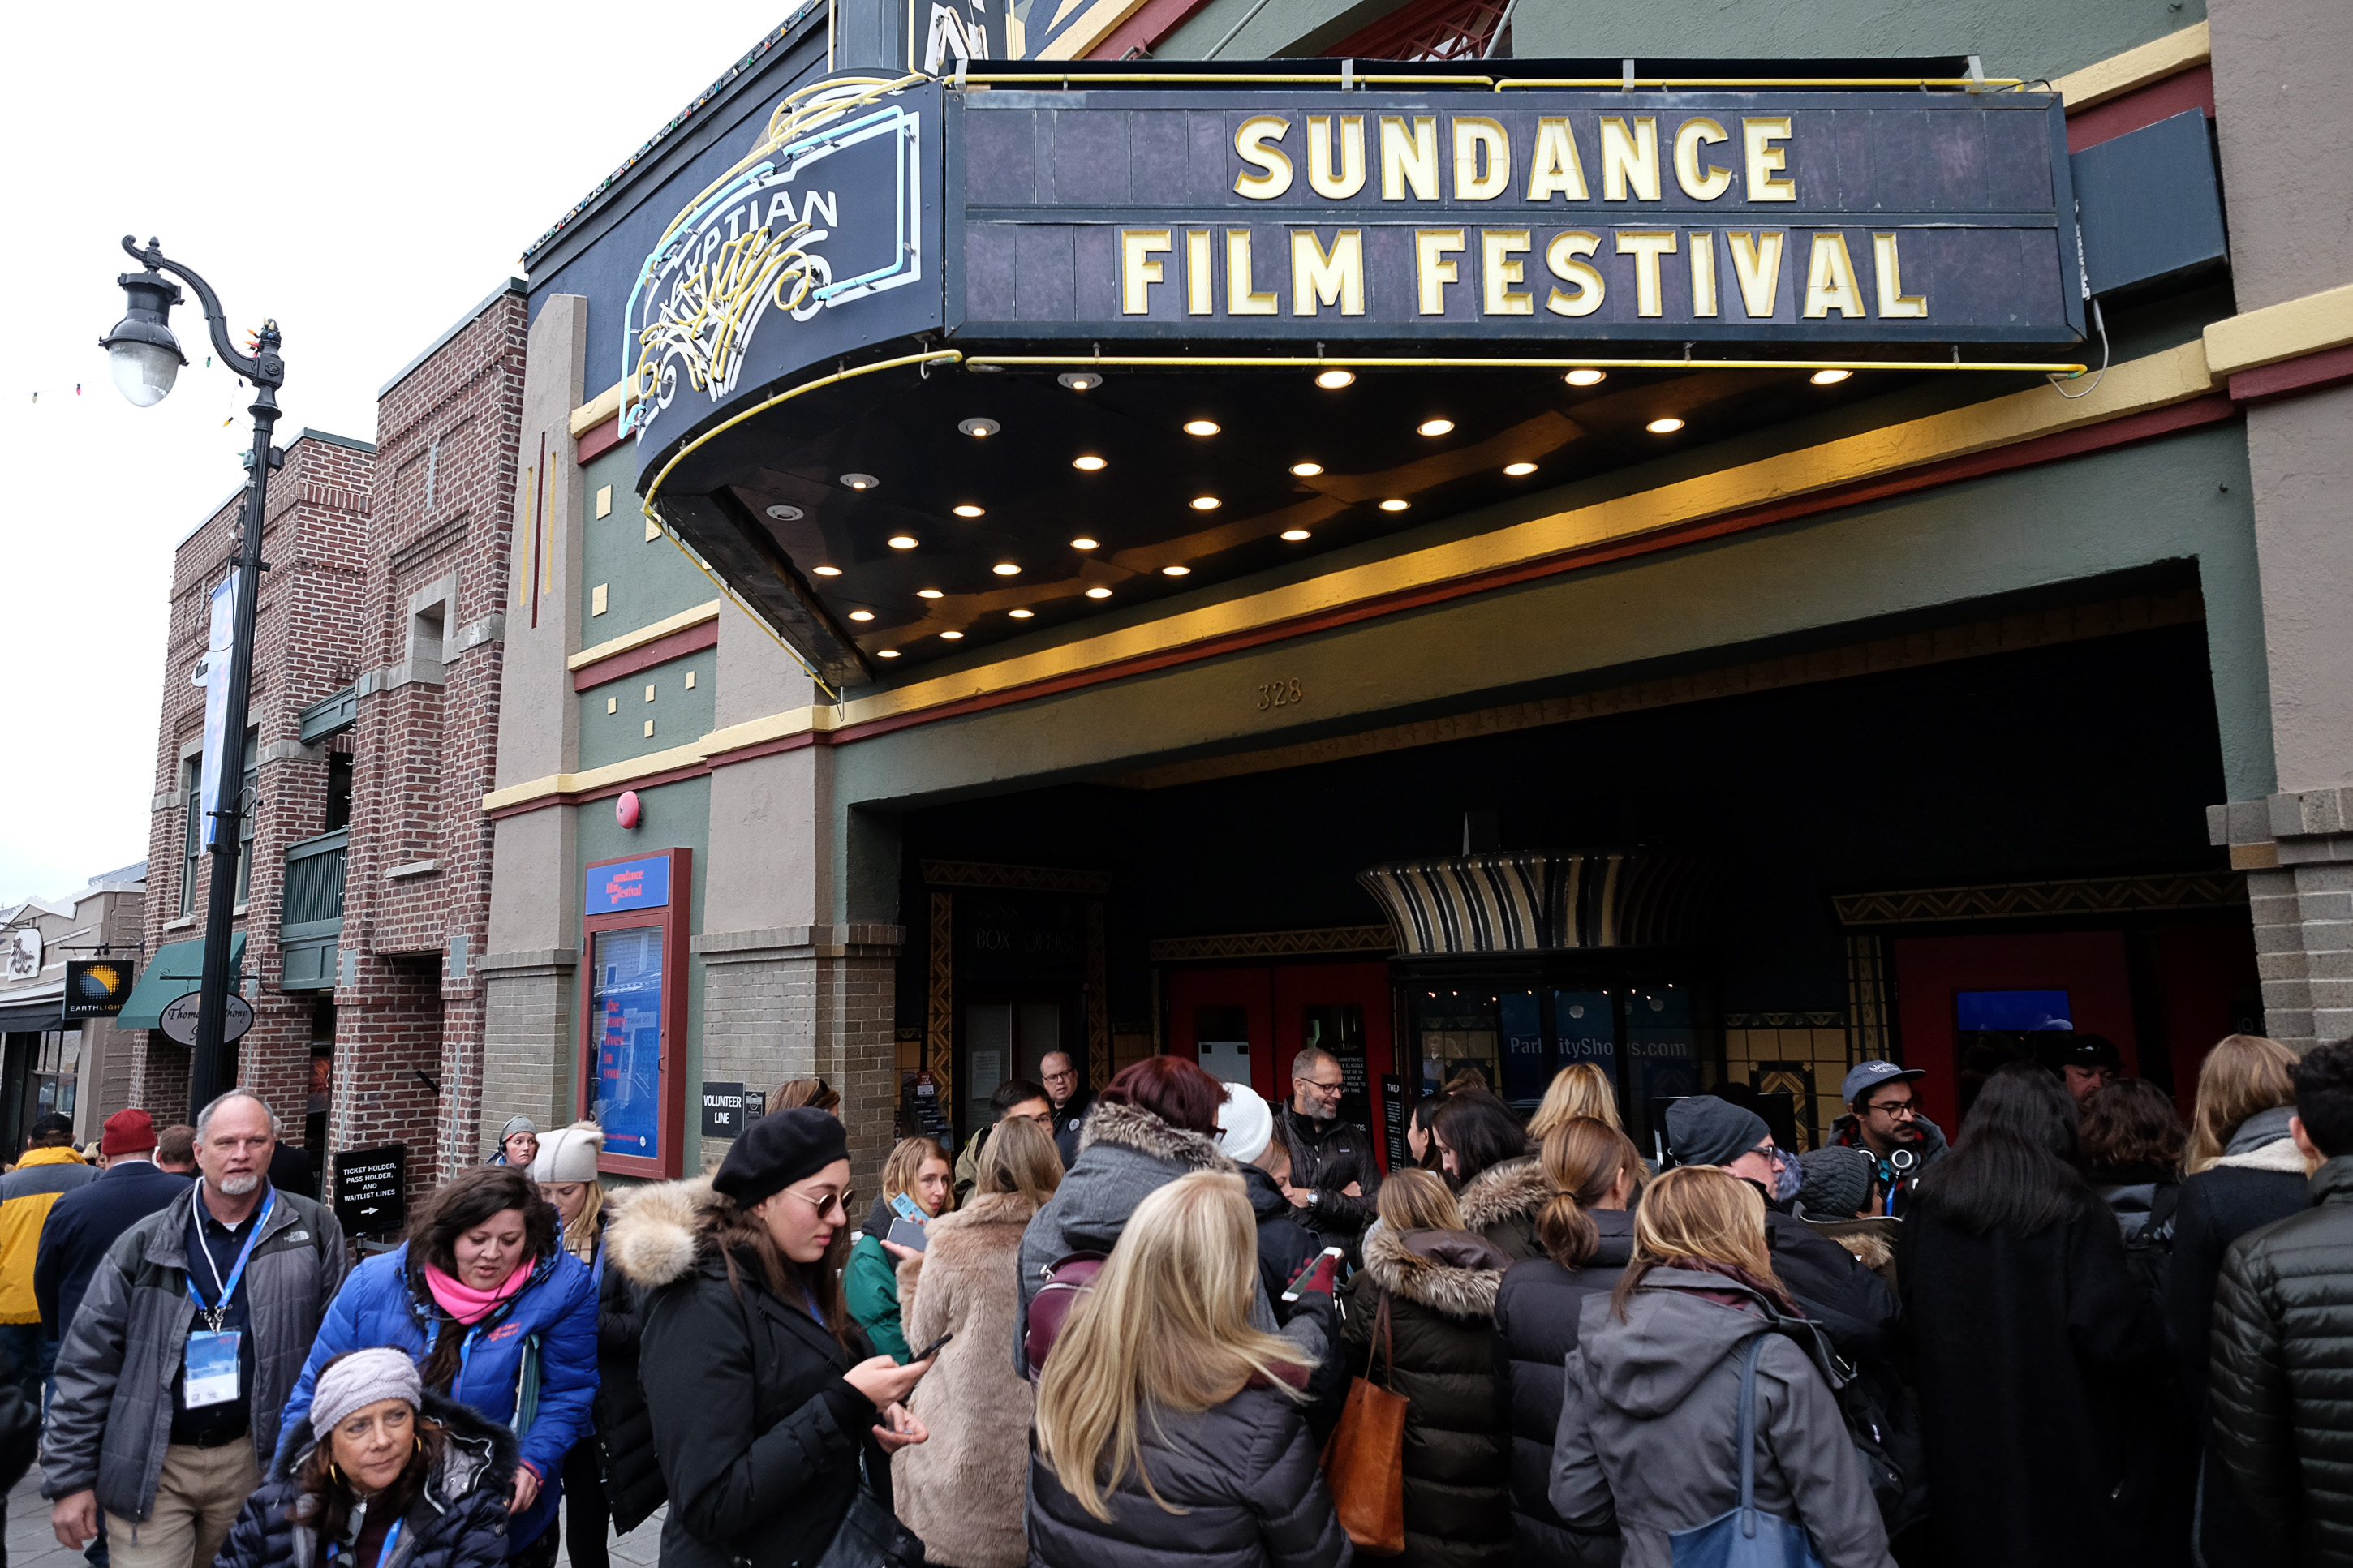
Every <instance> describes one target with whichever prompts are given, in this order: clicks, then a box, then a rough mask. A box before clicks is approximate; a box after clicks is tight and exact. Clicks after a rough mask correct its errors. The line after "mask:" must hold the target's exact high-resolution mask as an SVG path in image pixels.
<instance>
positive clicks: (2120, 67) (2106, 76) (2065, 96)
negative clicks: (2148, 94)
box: [2051, 22, 2213, 114]
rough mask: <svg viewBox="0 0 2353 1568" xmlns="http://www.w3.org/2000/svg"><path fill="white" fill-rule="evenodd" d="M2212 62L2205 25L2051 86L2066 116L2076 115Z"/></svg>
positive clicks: (2128, 51)
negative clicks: (2060, 101)
mask: <svg viewBox="0 0 2353 1568" xmlns="http://www.w3.org/2000/svg"><path fill="white" fill-rule="evenodd" d="M2211 58H2213V40H2212V37H2211V34H2210V33H2209V32H2208V30H2207V26H2206V24H2205V23H2203V22H2200V23H2197V24H2196V25H2195V26H2188V27H2184V28H2182V29H2181V31H2179V32H2178V33H2168V34H2167V35H2166V36H2165V37H2161V38H2154V39H2151V40H2150V41H2149V42H2147V43H2146V44H2143V45H2141V46H2140V47H2138V48H2137V49H2126V51H2125V52H2124V53H2123V54H2120V55H2111V56H2109V57H2108V58H2106V59H2104V60H2101V61H2098V62H2097V63H2095V64H2093V65H2088V66H2085V67H2084V68H2083V69H2082V70H2079V71H2073V72H2071V73H2069V74H2068V75H2066V76H2063V77H2061V78H2060V79H2058V80H2056V81H2054V82H2052V84H2051V85H2052V87H2054V88H2056V89H2058V91H2059V96H2060V98H2061V100H2063V101H2064V102H2065V103H2066V105H2067V112H2068V113H2070V114H2074V113H2078V112H2080V111H2081V110H2086V109H2089V108H2091V107H2092V106H2093V105H2094V104H2098V103H2105V102H2107V100H2110V99H2112V98H2122V97H2123V96H2124V95H2125V94H2126V93H2128V92H2131V91H2133V90H2134V89H2137V88H2144V87H2147V85H2148V84H2149V83H2151V82H2153V81H2163V80H2164V79H2166V78H2167V77H2169V76H2179V75H2180V74H2181V73H2182V72H2183V71H2186V70H2189V69H2190V68H2192V67H2195V66H2202V65H2204V64H2205V63H2206V62H2207V61H2208V60H2210V59H2211Z"/></svg>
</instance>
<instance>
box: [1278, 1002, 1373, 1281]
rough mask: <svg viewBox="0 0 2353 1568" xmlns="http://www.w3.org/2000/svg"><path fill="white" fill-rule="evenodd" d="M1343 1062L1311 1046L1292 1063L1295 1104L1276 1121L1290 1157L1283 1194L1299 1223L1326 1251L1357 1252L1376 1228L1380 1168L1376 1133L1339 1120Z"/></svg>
mask: <svg viewBox="0 0 2353 1568" xmlns="http://www.w3.org/2000/svg"><path fill="white" fill-rule="evenodd" d="M1345 1082H1346V1080H1345V1077H1344V1076H1343V1074H1342V1073H1341V1070H1340V1059H1339V1058H1337V1057H1335V1056H1334V1055H1333V1054H1332V1053H1331V1052H1329V1051H1326V1050H1319V1049H1318V1048H1316V1047H1314V1046H1310V1047H1307V1048H1306V1049H1305V1050H1303V1051H1302V1052H1300V1053H1299V1054H1298V1055H1297V1056H1295V1057H1293V1058H1292V1059H1291V1102H1290V1103H1289V1104H1288V1105H1285V1106H1284V1107H1283V1108H1282V1115H1281V1116H1279V1117H1277V1118H1276V1119H1275V1133H1276V1135H1277V1136H1278V1137H1280V1138H1281V1139H1282V1143H1283V1147H1284V1148H1286V1149H1288V1150H1289V1151H1290V1152H1291V1177H1290V1180H1289V1181H1288V1182H1286V1183H1285V1184H1284V1186H1283V1192H1284V1194H1286V1195H1287V1196H1288V1197H1289V1198H1290V1199H1291V1205H1292V1206H1293V1208H1295V1209H1298V1210H1300V1211H1301V1212H1300V1215H1299V1218H1300V1221H1301V1223H1303V1225H1305V1226H1307V1228H1308V1229H1310V1230H1312V1231H1314V1232H1315V1234H1316V1235H1317V1236H1319V1237H1323V1238H1324V1244H1325V1245H1326V1246H1334V1245H1337V1246H1343V1247H1353V1246H1354V1245H1355V1242H1356V1237H1357V1236H1358V1235H1359V1234H1360V1233H1362V1231H1363V1230H1364V1228H1365V1226H1367V1225H1369V1224H1370V1223H1372V1218H1373V1214H1374V1204H1373V1197H1374V1194H1375V1193H1376V1192H1377V1191H1378V1190H1379V1188H1380V1184H1381V1168H1380V1166H1379V1165H1378V1164H1377V1163H1376V1162H1375V1161H1374V1158H1373V1138H1372V1134H1371V1133H1369V1132H1366V1131H1365V1130H1364V1129H1363V1128H1361V1127H1359V1126H1357V1125H1356V1123H1355V1122H1353V1121H1342V1120H1341V1118H1340V1096H1341V1094H1342V1093H1343V1092H1344V1089H1345Z"/></svg>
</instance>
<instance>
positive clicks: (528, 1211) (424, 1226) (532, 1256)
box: [407, 1165, 562, 1394]
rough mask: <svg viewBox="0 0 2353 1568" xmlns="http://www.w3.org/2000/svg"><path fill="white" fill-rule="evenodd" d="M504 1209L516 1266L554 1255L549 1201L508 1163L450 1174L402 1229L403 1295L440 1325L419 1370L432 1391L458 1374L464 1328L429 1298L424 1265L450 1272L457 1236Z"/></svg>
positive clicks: (504, 1307)
mask: <svg viewBox="0 0 2353 1568" xmlns="http://www.w3.org/2000/svg"><path fill="white" fill-rule="evenodd" d="M509 1209H512V1210H514V1211H515V1212H516V1213H518V1214H520V1215H522V1241H523V1261H522V1265H521V1267H522V1268H538V1267H539V1266H541V1265H542V1264H543V1263H544V1262H545V1261H546V1260H547V1259H549V1258H553V1257H554V1256H555V1249H556V1247H557V1246H558V1245H559V1244H560V1239H561V1236H562V1226H561V1225H560V1223H559V1222H558V1220H557V1218H556V1214H555V1205H553V1204H551V1203H549V1202H548V1201H547V1200H546V1199H545V1198H543V1197H542V1196H541V1195H540V1192H539V1187H538V1185H537V1184H535V1183H533V1181H532V1179H531V1178H530V1177H529V1176H527V1175H525V1174H524V1173H522V1170H521V1169H519V1168H518V1167H516V1166H513V1165H477V1166H475V1167H474V1168H473V1169H471V1170H470V1171H462V1172H460V1173H458V1174H457V1175H455V1176H452V1177H451V1178H450V1179H449V1180H448V1182H446V1183H444V1184H442V1185H441V1187H440V1188H439V1190H438V1191H437V1192H435V1193H434V1194H433V1196H432V1199H431V1200H430V1201H429V1202H428V1203H427V1204H426V1205H425V1210H424V1212H423V1213H421V1214H419V1215H417V1218H416V1221H415V1222H414V1223H413V1224H411V1225H410V1226H409V1227H408V1263H407V1275H408V1292H409V1296H410V1298H411V1299H412V1300H415V1301H416V1302H417V1305H418V1306H420V1307H423V1308H426V1309H427V1310H430V1311H431V1313H432V1314H433V1317H434V1319H435V1320H436V1321H438V1324H439V1325H440V1328H439V1332H438V1334H437V1335H436V1337H435V1339H434V1341H433V1353H432V1354H430V1355H428V1356H427V1357H426V1358H425V1363H424V1365H423V1366H422V1367H421V1368H420V1369H419V1371H420V1373H421V1375H422V1376H423V1377H424V1379H425V1386H426V1387H427V1388H429V1389H432V1390H433V1391H434V1392H435V1393H437V1394H447V1393H448V1392H449V1384H450V1381H451V1380H452V1379H453V1378H455V1377H456V1376H457V1375H458V1363H459V1351H460V1350H461V1349H463V1348H464V1346H465V1342H466V1335H467V1333H468V1331H469V1330H468V1326H467V1325H466V1324H464V1323H461V1322H459V1321H458V1320H457V1319H455V1318H453V1317H451V1316H449V1315H448V1313H447V1312H444V1311H442V1310H441V1308H440V1305H439V1303H438V1302H436V1301H435V1300H433V1292H432V1290H431V1289H430V1288H429V1287H427V1284H426V1283H425V1266H426V1265H427V1264H428V1263H429V1264H431V1265H432V1266H433V1267H434V1268H438V1269H439V1270H441V1272H442V1273H444V1274H452V1275H454V1274H456V1273H457V1272H458V1238H459V1237H461V1236H463V1235H465V1234H466V1233H467V1232H468V1231H470V1230H471V1229H473V1228H474V1227H475V1226H479V1225H481V1224H483V1223H485V1222H487V1221H488V1220H489V1219H490V1218H491V1216H492V1215H501V1214H504V1213H506V1212H507V1211H508V1210H509ZM516 1300H518V1298H517V1297H515V1296H510V1297H508V1298H507V1299H506V1300H503V1301H501V1302H500V1303H499V1304H498V1305H497V1306H495V1307H493V1308H491V1310H490V1313H489V1315H488V1316H486V1317H484V1318H482V1319H481V1320H480V1321H478V1322H477V1323H475V1324H474V1325H473V1327H475V1328H487V1327H489V1326H490V1325H491V1324H493V1323H495V1322H497V1321H500V1320H501V1319H502V1318H504V1317H506V1316H508V1315H509V1314H511V1313H512V1311H513V1310H514V1307H515V1302H516Z"/></svg>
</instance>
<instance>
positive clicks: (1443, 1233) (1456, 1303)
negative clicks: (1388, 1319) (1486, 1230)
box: [1365, 1226, 1513, 1318]
mask: <svg viewBox="0 0 2353 1568" xmlns="http://www.w3.org/2000/svg"><path fill="white" fill-rule="evenodd" d="M1512 1261H1513V1259H1512V1258H1511V1255H1510V1254H1508V1253H1506V1252H1504V1251H1503V1250H1501V1249H1500V1248H1498V1247H1494V1246H1493V1244H1491V1243H1489V1242H1488V1241H1486V1240H1485V1239H1484V1238H1482V1237H1477V1236H1473V1235H1472V1234H1471V1233H1470V1232H1469V1231H1467V1230H1409V1231H1404V1232H1398V1231H1396V1230H1392V1229H1391V1228H1390V1227H1388V1226H1380V1227H1379V1228H1378V1229H1377V1230H1375V1231H1373V1232H1372V1233H1371V1234H1370V1235H1368V1236H1366V1237H1365V1272H1366V1274H1368V1275H1370V1276H1372V1280H1373V1283H1374V1284H1376V1285H1377V1286H1379V1287H1380V1288H1381V1289H1384V1290H1387V1291H1388V1292H1389V1293H1390V1294H1392V1295H1396V1296H1402V1297H1404V1298H1405V1299H1406V1300H1409V1301H1412V1302H1414V1303H1416V1304H1417V1305H1419V1306H1423V1307H1428V1308H1429V1309H1430V1310H1432V1311H1434V1312H1443V1313H1445V1314H1446V1315H1447V1316H1448V1317H1450V1318H1493V1316H1494V1315H1495V1288H1496V1287H1497V1286H1499V1285H1501V1284H1502V1283H1503V1282H1504V1269H1506V1268H1510V1267H1511V1266H1512Z"/></svg>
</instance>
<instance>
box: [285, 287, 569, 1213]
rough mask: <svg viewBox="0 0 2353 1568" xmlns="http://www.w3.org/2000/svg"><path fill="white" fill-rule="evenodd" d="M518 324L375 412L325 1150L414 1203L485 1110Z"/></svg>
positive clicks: (457, 1160)
mask: <svg viewBox="0 0 2353 1568" xmlns="http://www.w3.org/2000/svg"><path fill="white" fill-rule="evenodd" d="M525 328H526V322H525V320H524V301H523V297H522V295H521V294H518V293H514V292H502V293H501V294H498V295H496V296H493V297H492V299H491V300H489V301H488V302H487V303H485V304H484V306H483V307H482V308H481V309H480V310H479V311H478V312H477V313H476V314H475V315H474V316H473V317H472V318H470V320H469V321H466V322H465V323H464V324H463V325H462V326H460V327H459V329H458V330H457V331H455V332H453V333H452V334H451V335H450V336H449V338H448V340H447V341H446V342H443V343H442V344H440V346H439V347H438V348H436V349H435V350H434V351H433V353H431V354H430V355H428V356H427V358H426V359H424V360H423V361H422V362H420V363H417V365H415V366H414V367H412V368H411V369H410V370H409V371H408V372H407V374H405V375H403V376H402V377H401V379H400V380H399V381H398V382H397V383H396V384H394V385H393V386H391V387H390V388H388V389H386V391H385V395H384V398H383V400H382V402H381V403H380V404H379V405H378V409H377V418H376V428H377V433H378V457H377V464H376V475H377V491H376V496H375V509H374V513H373V518H372V523H373V527H372V538H371V542H370V548H369V551H368V563H367V582H366V586H365V592H364V613H363V614H362V616H359V617H358V618H357V619H356V622H355V624H356V625H357V626H358V627H359V637H360V639H361V660H362V664H363V667H364V672H363V674H362V676H361V679H360V683H359V684H360V692H361V695H360V700H359V722H358V724H357V726H356V727H355V729H354V731H353V737H354V745H353V793H352V847H351V858H350V861H349V868H348V872H347V876H346V880H345V894H344V903H343V943H342V944H343V951H344V954H345V959H344V966H343V970H342V971H341V973H339V975H338V977H337V978H338V984H337V986H336V989H335V1004H336V1009H337V1027H336V1034H337V1046H336V1057H337V1059H336V1085H335V1093H334V1106H333V1111H332V1123H331V1125H332V1133H331V1137H332V1142H333V1145H334V1146H335V1147H338V1148H354V1147H362V1146H365V1145H371V1144H376V1143H385V1142H401V1143H406V1145H407V1146H408V1148H409V1177H410V1184H411V1186H412V1189H413V1190H421V1189H423V1188H427V1187H429V1186H430V1185H432V1184H434V1183H435V1182H437V1181H438V1180H439V1179H441V1178H442V1177H443V1176H445V1175H446V1174H448V1173H449V1172H450V1171H452V1170H453V1169H455V1168H456V1167H457V1166H459V1165H460V1164H465V1163H470V1162H471V1159H472V1158H473V1156H472V1153H471V1150H472V1146H473V1142H474V1140H475V1137H476V1133H477V1128H476V1123H477V1121H479V1119H480V1105H481V1084H482V1024H483V1018H482V993H481V978H480V973H479V971H478V968H477V965H478V963H479V961H480V958H481V957H482V955H483V952H484V947H485V941H486V938H487V936H488V933H489V923H490V877H491V833H490V824H489V822H488V821H487V819H485V818H484V816H482V811H481V799H482V796H483V795H486V794H488V793H489V791H490V789H491V782H492V781H491V767H492V763H493V760H494V757H495V753H496V746H497V738H498V715H499V685H500V675H501V653H502V650H503V647H504V636H505V615H506V607H507V596H508V582H507V574H508V562H509V543H510V538H511V534H512V516H513V510H514V494H515V484H516V479H517V474H516V462H517V453H518V450H519V447H520V441H521V436H520V431H521V424H522V372H523V348H524V332H525ZM420 1074H421V1075H422V1076H421V1077H420V1076H419V1075H420ZM427 1079H430V1080H432V1082H433V1083H435V1084H438V1086H439V1087H438V1092H437V1091H436V1090H435V1089H432V1088H429V1087H428V1086H427V1081H426V1080H427Z"/></svg>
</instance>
